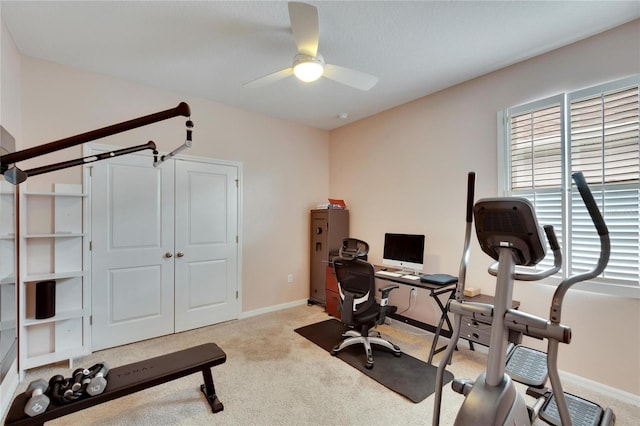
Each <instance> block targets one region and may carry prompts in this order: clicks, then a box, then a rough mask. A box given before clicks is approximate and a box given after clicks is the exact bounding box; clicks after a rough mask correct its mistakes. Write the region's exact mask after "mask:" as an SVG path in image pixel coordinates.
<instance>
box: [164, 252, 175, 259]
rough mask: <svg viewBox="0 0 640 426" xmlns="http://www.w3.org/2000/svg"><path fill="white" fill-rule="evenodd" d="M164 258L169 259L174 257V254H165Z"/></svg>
mask: <svg viewBox="0 0 640 426" xmlns="http://www.w3.org/2000/svg"><path fill="white" fill-rule="evenodd" d="M164 257H166V258H167V259H169V258H170V257H173V253H171V252H170V251H168V252H166V253H165V254H164Z"/></svg>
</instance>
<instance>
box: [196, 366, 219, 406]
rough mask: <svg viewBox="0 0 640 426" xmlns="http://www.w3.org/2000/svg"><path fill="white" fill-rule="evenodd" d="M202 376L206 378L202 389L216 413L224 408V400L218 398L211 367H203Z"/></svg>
mask: <svg viewBox="0 0 640 426" xmlns="http://www.w3.org/2000/svg"><path fill="white" fill-rule="evenodd" d="M202 378H203V379H204V385H201V386H200V390H201V391H202V393H203V394H204V397H205V398H207V401H208V402H209V405H210V406H211V410H213V412H214V413H218V412H220V411H222V410H224V405H222V402H220V400H219V399H218V396H217V395H216V389H215V387H214V386H213V377H212V376H211V368H210V367H205V368H203V369H202Z"/></svg>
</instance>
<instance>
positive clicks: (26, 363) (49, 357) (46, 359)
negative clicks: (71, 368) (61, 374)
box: [20, 345, 89, 371]
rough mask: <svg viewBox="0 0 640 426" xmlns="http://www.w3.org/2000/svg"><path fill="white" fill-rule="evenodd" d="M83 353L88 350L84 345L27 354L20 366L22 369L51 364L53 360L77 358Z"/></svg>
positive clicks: (86, 352) (87, 353)
mask: <svg viewBox="0 0 640 426" xmlns="http://www.w3.org/2000/svg"><path fill="white" fill-rule="evenodd" d="M84 355H89V351H88V350H87V347H86V346H82V345H79V346H76V347H73V348H68V349H64V350H61V351H55V352H50V353H46V354H40V355H31V356H29V355H27V356H25V357H24V359H23V360H22V361H23V365H21V367H20V368H21V369H22V370H23V371H24V370H28V369H30V368H35V367H40V366H43V365H45V364H53V363H54V362H60V361H66V360H69V361H72V360H73V359H74V358H78V357H80V356H84Z"/></svg>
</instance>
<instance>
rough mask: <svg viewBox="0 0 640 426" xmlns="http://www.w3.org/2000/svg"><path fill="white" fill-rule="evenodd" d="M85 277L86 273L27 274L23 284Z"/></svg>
mask: <svg viewBox="0 0 640 426" xmlns="http://www.w3.org/2000/svg"><path fill="white" fill-rule="evenodd" d="M85 275H86V271H69V272H50V273H44V274H29V275H26V276H25V277H24V279H23V281H24V282H31V281H43V280H57V279H63V278H75V277H84V276H85Z"/></svg>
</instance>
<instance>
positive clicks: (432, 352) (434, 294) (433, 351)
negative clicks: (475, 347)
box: [428, 287, 456, 364]
mask: <svg viewBox="0 0 640 426" xmlns="http://www.w3.org/2000/svg"><path fill="white" fill-rule="evenodd" d="M455 290H456V289H455V287H454V288H452V289H447V290H440V291H433V290H431V293H430V296H431V297H433V298H434V299H435V300H436V303H437V304H438V307H439V308H440V312H442V314H441V315H440V321H438V327H437V328H436V333H435V336H434V337H433V342H432V343H431V350H430V351H429V361H428V362H429V364H431V361H433V356H434V355H435V354H436V353H438V352H440V351H439V350H437V349H436V347H437V346H438V338H439V337H440V332H441V331H442V326H443V325H444V322H445V321H446V322H447V326H448V327H449V331H451V332H453V326H452V325H451V321H450V320H449V316H448V315H447V309H446V307H445V306H444V305H443V304H442V302H440V299H438V296H439V295H440V294H444V293H446V292H447V291H449V292H450V294H449V300H450V299H453V297H454V294H455ZM442 349H444V348H442Z"/></svg>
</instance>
